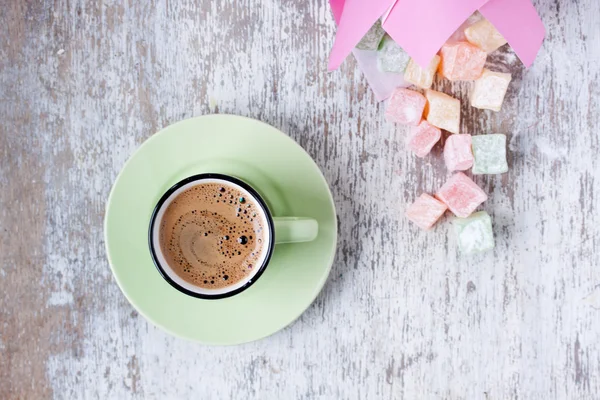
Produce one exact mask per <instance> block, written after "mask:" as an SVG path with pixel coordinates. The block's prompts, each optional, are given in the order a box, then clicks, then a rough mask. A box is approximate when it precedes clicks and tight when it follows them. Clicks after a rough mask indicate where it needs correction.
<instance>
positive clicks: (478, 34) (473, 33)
mask: <svg viewBox="0 0 600 400" xmlns="http://www.w3.org/2000/svg"><path fill="white" fill-rule="evenodd" d="M465 36H466V37H467V40H468V41H469V42H470V43H472V44H474V45H475V46H477V47H479V48H480V49H481V50H483V51H485V52H486V53H491V52H492V51H494V50H496V49H498V48H499V47H500V46H504V45H505V44H506V39H504V37H503V36H502V35H501V34H500V32H498V30H497V29H496V28H495V27H494V25H492V23H491V22H490V21H488V20H487V19H482V20H481V21H479V22H476V23H474V24H473V25H471V26H469V27H468V28H467V29H465Z"/></svg>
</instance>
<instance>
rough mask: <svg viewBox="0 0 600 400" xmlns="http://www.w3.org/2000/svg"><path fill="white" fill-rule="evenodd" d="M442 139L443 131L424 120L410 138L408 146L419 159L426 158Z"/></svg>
mask: <svg viewBox="0 0 600 400" xmlns="http://www.w3.org/2000/svg"><path fill="white" fill-rule="evenodd" d="M441 137H442V131H441V130H440V129H439V128H436V127H435V126H433V125H431V124H430V123H428V122H427V121H425V120H423V121H421V123H420V124H419V126H417V127H416V128H414V129H413V131H412V132H411V134H410V136H409V137H408V141H407V146H408V148H409V149H411V150H412V151H413V152H414V153H415V154H416V155H417V157H421V158H422V157H425V156H426V155H427V154H429V152H430V151H431V148H432V147H433V146H434V145H435V144H436V143H437V142H438V140H440V138H441Z"/></svg>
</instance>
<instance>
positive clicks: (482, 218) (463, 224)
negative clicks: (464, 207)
mask: <svg viewBox="0 0 600 400" xmlns="http://www.w3.org/2000/svg"><path fill="white" fill-rule="evenodd" d="M452 225H454V231H455V232H456V236H457V241H458V247H459V249H460V251H461V253H463V254H474V253H481V252H484V251H487V250H491V249H493V248H494V245H495V243H494V232H493V230H492V219H491V218H490V216H489V215H488V213H486V212H485V211H479V212H476V213H473V214H471V216H469V217H467V218H454V219H453V220H452Z"/></svg>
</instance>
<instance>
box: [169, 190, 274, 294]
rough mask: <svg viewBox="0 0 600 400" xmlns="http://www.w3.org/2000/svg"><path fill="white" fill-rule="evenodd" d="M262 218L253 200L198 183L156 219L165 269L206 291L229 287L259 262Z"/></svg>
mask: <svg viewBox="0 0 600 400" xmlns="http://www.w3.org/2000/svg"><path fill="white" fill-rule="evenodd" d="M265 222H266V218H265V216H264V211H263V210H262V208H261V207H260V205H258V204H257V203H256V200H254V199H253V198H248V196H247V195H246V194H245V193H244V192H242V191H240V190H239V189H237V188H235V187H233V186H230V185H227V184H226V183H225V182H223V183H199V184H198V185H195V186H192V187H190V188H188V189H186V190H185V191H183V192H181V193H180V194H179V195H177V197H175V199H173V201H172V202H171V204H169V206H168V207H167V209H166V210H165V213H164V215H163V217H162V221H161V225H160V231H159V240H160V248H161V250H162V252H163V254H164V256H165V259H166V261H167V263H168V264H169V266H170V267H171V269H172V270H173V271H174V272H175V273H176V274H177V275H178V276H179V277H180V278H182V279H183V280H185V281H186V282H188V283H190V284H192V285H195V286H198V287H201V288H206V289H220V288H224V287H227V286H231V285H233V284H235V283H237V282H239V281H241V280H243V279H244V278H246V277H247V276H248V275H250V274H251V273H252V272H253V270H254V269H255V268H259V267H260V265H257V263H258V262H260V260H261V259H262V256H263V251H264V250H265V249H266V246H268V243H265V237H266V236H267V235H268V233H267V232H265V228H266V227H265V226H264V225H265Z"/></svg>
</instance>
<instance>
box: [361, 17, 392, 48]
mask: <svg viewBox="0 0 600 400" xmlns="http://www.w3.org/2000/svg"><path fill="white" fill-rule="evenodd" d="M383 35H385V31H384V30H383V28H382V26H381V20H379V19H378V20H377V22H375V24H374V25H373V26H372V27H371V29H369V31H368V32H367V33H366V34H365V36H363V38H362V39H361V40H360V42H358V44H357V45H356V48H357V49H359V50H377V49H378V48H379V43H381V39H383Z"/></svg>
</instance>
